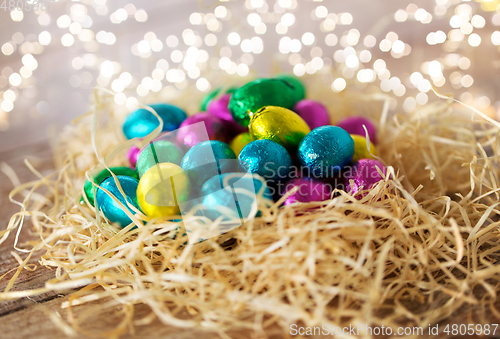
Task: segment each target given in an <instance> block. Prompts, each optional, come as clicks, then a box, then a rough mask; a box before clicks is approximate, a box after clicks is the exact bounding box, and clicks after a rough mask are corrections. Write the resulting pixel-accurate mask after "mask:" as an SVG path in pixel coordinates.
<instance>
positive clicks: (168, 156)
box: [137, 140, 184, 177]
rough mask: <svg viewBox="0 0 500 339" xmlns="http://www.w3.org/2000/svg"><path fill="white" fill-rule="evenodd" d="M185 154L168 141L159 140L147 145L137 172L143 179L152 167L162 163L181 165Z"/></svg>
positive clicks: (139, 161) (138, 161)
mask: <svg viewBox="0 0 500 339" xmlns="http://www.w3.org/2000/svg"><path fill="white" fill-rule="evenodd" d="M183 156H184V153H183V152H182V151H181V150H180V149H179V147H178V146H177V145H176V144H174V143H173V142H171V141H168V140H157V141H154V142H151V143H149V144H147V145H146V146H145V147H144V148H143V149H142V151H141V154H140V155H139V158H138V159H137V172H139V177H142V176H143V175H144V173H146V172H147V171H148V170H149V169H150V168H151V167H153V166H155V165H156V164H159V163H162V162H170V163H172V164H176V165H180V163H181V161H182V157H183Z"/></svg>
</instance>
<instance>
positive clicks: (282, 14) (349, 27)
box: [0, 0, 500, 130]
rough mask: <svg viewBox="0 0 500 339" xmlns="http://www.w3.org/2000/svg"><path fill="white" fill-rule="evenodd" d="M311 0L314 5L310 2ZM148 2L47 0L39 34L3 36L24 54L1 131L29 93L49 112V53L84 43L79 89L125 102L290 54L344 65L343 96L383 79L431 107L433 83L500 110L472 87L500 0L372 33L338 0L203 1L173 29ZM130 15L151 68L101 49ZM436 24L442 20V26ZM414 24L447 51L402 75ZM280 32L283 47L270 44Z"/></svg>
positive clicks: (0, 83) (299, 67) (303, 61)
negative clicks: (152, 24)
mask: <svg viewBox="0 0 500 339" xmlns="http://www.w3.org/2000/svg"><path fill="white" fill-rule="evenodd" d="M30 1H31V3H33V2H34V1H35V0H30ZM305 2H307V3H308V6H307V8H312V9H311V10H310V11H304V10H302V7H304V3H305ZM139 3H140V2H137V3H136V4H135V5H134V4H132V3H128V4H125V5H124V6H123V7H120V8H118V9H113V10H111V7H112V6H111V3H110V2H108V1H107V0H87V1H78V2H72V3H71V5H70V6H66V7H65V10H66V12H67V13H64V14H62V13H59V12H58V13H57V15H56V14H55V13H56V12H49V11H47V10H42V9H41V8H39V9H38V10H36V11H35V14H36V15H37V24H38V26H37V27H38V29H37V30H36V31H35V30H33V29H31V30H32V32H26V31H21V30H20V31H19V32H16V33H15V34H13V35H12V36H2V35H0V39H2V40H0V46H1V49H0V50H1V53H2V54H3V55H4V56H5V57H7V58H11V59H8V60H20V61H21V66H20V67H17V68H15V69H14V68H12V67H8V66H6V67H2V66H1V65H0V130H6V129H8V128H9V116H10V115H11V114H15V112H16V103H17V102H18V101H20V100H23V99H24V98H26V99H31V100H35V101H36V102H37V104H36V109H37V111H38V112H39V113H41V114H44V113H46V112H47V110H48V107H49V105H48V103H47V102H46V101H45V100H46V98H44V97H43V91H42V90H41V89H40V84H39V83H37V74H39V73H41V72H44V70H43V69H41V68H40V67H39V64H38V60H37V59H38V58H39V56H40V55H42V54H43V53H45V52H46V51H47V50H49V49H51V48H55V47H61V46H62V47H64V48H75V47H77V46H78V47H83V50H84V53H81V54H80V55H78V56H76V57H74V58H72V59H71V60H68V62H69V63H70V64H71V67H72V68H73V70H74V73H73V74H69V75H68V79H67V81H68V84H69V85H70V86H71V87H73V88H75V89H79V88H91V87H92V86H96V85H98V86H103V87H108V88H110V89H111V90H113V91H114V92H116V93H117V94H116V95H115V97H114V100H115V103H116V104H117V105H126V107H127V108H128V109H133V108H135V107H136V105H137V103H138V102H141V101H144V99H145V98H146V97H147V96H148V95H149V94H150V93H160V94H161V93H162V91H170V90H171V89H172V88H175V89H180V90H182V89H185V88H187V87H188V86H189V85H191V84H194V85H195V86H196V88H197V89H198V90H199V91H202V92H207V91H209V90H210V89H211V87H212V84H211V83H210V81H209V80H208V77H207V74H208V72H210V71H213V70H220V71H223V72H227V73H228V74H233V75H239V76H242V77H244V76H247V75H249V73H250V72H251V70H252V67H254V66H255V65H256V64H258V63H259V60H261V58H267V57H268V56H269V55H270V54H276V55H280V56H281V57H280V60H285V64H286V65H284V67H283V69H285V70H287V69H288V70H290V71H291V72H293V73H294V74H295V75H296V76H298V77H301V76H304V75H306V74H314V73H317V72H325V71H328V70H330V69H332V68H334V69H335V70H336V71H338V72H337V73H338V76H337V77H336V78H335V79H334V80H333V81H332V83H331V89H332V91H334V92H341V91H343V90H345V88H346V87H347V86H350V85H351V84H352V83H355V85H356V86H378V87H379V88H380V90H382V91H383V92H387V93H391V94H392V95H393V96H394V97H395V98H399V100H398V101H396V100H395V102H394V107H400V108H401V109H402V110H404V111H406V112H411V111H413V110H414V109H416V108H417V107H418V106H419V105H424V104H426V103H427V102H428V101H429V94H428V93H429V91H431V89H432V87H433V86H434V87H435V88H441V87H444V88H448V87H450V88H451V89H453V90H454V91H457V93H460V95H459V99H461V100H462V101H464V102H466V103H469V104H473V105H475V106H477V107H478V108H480V109H488V108H491V109H493V111H494V112H495V114H496V112H497V111H498V109H499V108H500V105H499V102H495V101H494V100H495V98H493V97H490V96H491V94H489V95H490V96H488V95H487V94H484V93H481V92H480V91H473V90H472V89H473V88H474V87H473V85H474V83H475V81H476V80H477V79H475V74H474V67H473V66H474V65H473V61H474V59H473V55H474V54H473V52H471V51H473V50H474V49H481V48H486V47H488V48H490V49H491V48H494V49H492V50H493V51H497V52H498V47H496V46H500V31H499V30H500V29H499V30H496V27H497V26H500V7H499V5H500V3H499V1H497V0H490V1H487V0H483V1H479V0H478V1H475V2H471V1H461V0H435V1H434V2H433V3H432V7H433V8H421V7H419V6H418V5H417V4H415V3H407V4H405V6H401V8H399V9H397V10H396V11H394V12H393V13H388V14H389V16H390V20H389V21H390V22H388V23H387V24H386V26H385V27H386V30H385V31H384V29H382V30H380V29H379V31H378V32H377V34H375V33H373V32H368V34H365V33H362V32H361V31H360V30H358V29H357V28H356V13H355V12H354V11H353V12H352V13H348V12H345V11H343V12H333V11H332V9H333V8H335V5H334V4H333V3H329V2H327V1H321V0H314V1H312V0H311V1H307V0H304V1H303V0H245V1H219V2H218V3H215V4H214V5H213V6H209V7H207V8H203V7H201V6H199V5H198V2H197V1H193V6H192V7H193V10H194V11H193V12H192V13H191V14H190V15H189V23H190V25H189V27H185V29H184V30H183V31H182V33H181V34H179V35H174V34H167V35H163V34H160V32H153V31H149V30H148V29H147V28H148V13H147V11H146V10H145V9H142V8H139V5H138V4H139ZM497 8H498V9H499V12H498V13H497ZM2 15H4V13H2ZM5 15H7V14H5ZM9 15H10V20H12V22H22V21H23V19H24V17H25V14H24V12H23V11H21V10H17V9H16V10H13V11H10V13H9ZM97 17H101V18H106V20H108V19H109V21H110V22H111V23H112V24H113V26H112V27H117V30H116V31H104V30H99V31H98V30H97V29H95V24H94V23H95V21H96V18H97ZM130 21H135V22H138V23H141V24H142V25H143V26H142V27H144V32H145V33H144V35H143V38H142V39H140V40H138V41H133V42H132V43H131V45H130V46H129V47H128V48H129V51H130V54H131V55H132V56H133V57H134V58H139V59H141V60H147V61H148V62H150V63H151V64H152V65H154V67H153V70H152V71H151V72H150V73H149V72H148V74H140V73H137V72H133V71H131V70H129V69H127V65H125V64H123V62H122V61H121V60H109V59H106V58H105V57H103V56H102V54H101V53H100V52H101V49H102V47H103V46H106V45H107V46H113V45H120V44H123V43H125V42H122V41H120V35H119V34H118V33H117V32H118V27H120V26H121V25H127V22H130ZM436 22H438V23H439V24H437V25H436V24H432V23H436ZM304 23H306V24H304ZM405 23H406V24H409V25H419V28H418V31H419V32H424V33H425V34H424V35H423V36H422V42H423V43H424V44H425V45H426V46H427V47H425V48H432V49H433V51H436V50H437V51H439V53H437V54H436V53H434V54H432V53H431V54H432V55H436V57H435V58H434V59H431V60H420V63H419V67H417V68H412V69H405V70H404V71H399V70H398V69H397V67H393V65H394V64H396V63H397V62H407V63H408V62H409V61H405V60H408V59H411V58H412V55H413V54H414V52H415V51H414V49H415V48H416V46H413V48H412V45H411V44H412V42H411V41H405V38H404V36H405V35H404V34H403V33H402V32H400V34H399V35H398V33H397V32H396V31H397V29H395V27H399V26H397V25H404V24H405ZM420 26H422V27H420ZM408 27H409V26H404V27H403V26H401V28H402V29H404V28H406V29H407V28H408ZM426 27H429V28H428V29H427V28H426ZM436 27H438V29H435V28H436ZM299 29H300V33H297V32H298V31H299ZM270 37H274V39H276V40H277V41H278V43H277V44H271V43H268V41H269V40H270ZM418 48H422V46H420V45H419V46H418ZM411 60H412V62H414V59H411ZM337 73H336V74H337ZM396 105H399V106H396Z"/></svg>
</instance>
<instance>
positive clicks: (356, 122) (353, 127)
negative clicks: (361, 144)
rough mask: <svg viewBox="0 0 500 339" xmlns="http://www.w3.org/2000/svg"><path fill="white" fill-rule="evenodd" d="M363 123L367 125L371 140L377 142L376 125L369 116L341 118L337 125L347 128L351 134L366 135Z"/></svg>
mask: <svg viewBox="0 0 500 339" xmlns="http://www.w3.org/2000/svg"><path fill="white" fill-rule="evenodd" d="M363 125H364V126H366V130H367V131H368V136H369V137H370V141H371V142H373V144H376V143H377V132H376V130H375V126H374V125H373V123H372V122H371V121H370V120H368V119H367V118H364V117H360V116H353V117H348V118H345V119H343V120H341V121H340V122H339V123H338V124H337V126H338V127H341V128H343V129H345V130H346V131H347V132H348V133H349V134H357V135H362V136H366V132H365V129H364V128H363Z"/></svg>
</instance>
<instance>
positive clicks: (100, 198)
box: [96, 175, 139, 227]
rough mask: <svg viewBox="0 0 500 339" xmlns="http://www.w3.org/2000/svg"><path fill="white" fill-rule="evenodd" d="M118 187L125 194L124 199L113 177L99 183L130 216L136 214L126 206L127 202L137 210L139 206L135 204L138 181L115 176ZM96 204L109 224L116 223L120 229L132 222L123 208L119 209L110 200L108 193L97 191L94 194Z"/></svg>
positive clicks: (115, 203)
mask: <svg viewBox="0 0 500 339" xmlns="http://www.w3.org/2000/svg"><path fill="white" fill-rule="evenodd" d="M116 178H117V179H118V182H119V183H120V186H121V188H122V190H123V192H124V193H125V197H124V196H123V194H122V193H121V192H120V190H119V189H118V186H117V185H116V182H115V179H114V178H113V177H109V178H107V179H105V180H104V181H103V182H102V183H101V185H100V186H101V187H102V188H104V189H106V190H107V191H109V193H111V194H112V195H113V196H114V197H115V198H117V199H118V200H119V201H120V202H121V203H122V204H123V205H124V207H125V208H126V209H128V210H129V211H130V212H131V213H132V215H134V214H135V213H136V212H135V211H133V210H132V209H131V208H130V207H129V206H128V205H127V201H128V202H129V203H130V204H131V205H132V206H134V207H135V208H136V209H139V204H138V202H137V194H136V191H137V186H138V185H139V181H138V180H137V179H136V178H132V177H128V176H124V175H118V176H116ZM96 203H97V207H98V208H99V210H101V211H102V212H103V213H104V216H105V217H106V218H108V220H109V221H111V222H116V223H118V224H120V226H121V227H125V226H127V225H129V224H130V223H131V222H132V219H130V217H129V216H128V215H127V213H126V212H125V211H124V208H123V207H121V206H120V205H119V204H118V203H117V202H115V201H114V200H113V198H111V196H110V195H108V193H106V192H105V191H104V190H102V189H99V190H98V191H97V194H96Z"/></svg>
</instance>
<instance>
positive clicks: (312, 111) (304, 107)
mask: <svg viewBox="0 0 500 339" xmlns="http://www.w3.org/2000/svg"><path fill="white" fill-rule="evenodd" d="M293 110H294V111H295V112H297V114H298V115H300V116H301V117H302V119H304V120H305V122H307V124H308V125H309V127H311V129H315V128H316V127H320V126H325V125H330V115H329V114H328V110H327V109H326V107H325V106H324V105H323V104H322V103H320V102H318V101H314V100H310V99H304V100H301V101H299V102H298V103H296V104H295V107H294V108H293Z"/></svg>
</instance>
